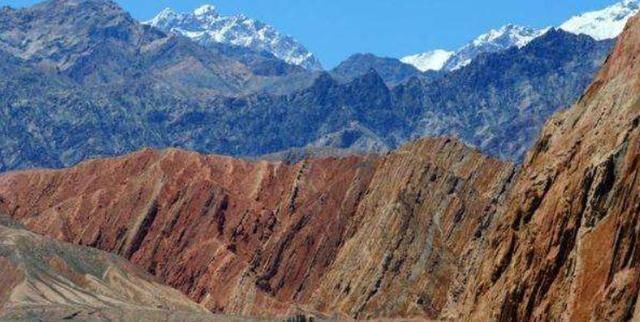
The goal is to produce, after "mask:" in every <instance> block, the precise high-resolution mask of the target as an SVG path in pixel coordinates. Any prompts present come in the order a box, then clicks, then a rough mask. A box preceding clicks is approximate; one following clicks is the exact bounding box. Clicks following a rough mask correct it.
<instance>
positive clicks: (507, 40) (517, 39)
mask: <svg viewBox="0 0 640 322" xmlns="http://www.w3.org/2000/svg"><path fill="white" fill-rule="evenodd" d="M547 30H548V28H547V29H541V30H537V29H532V28H528V27H523V26H518V25H514V24H508V25H506V26H503V27H502V28H500V29H492V30H490V31H489V32H487V33H486V34H483V35H480V36H479V37H478V38H476V39H475V40H473V42H472V45H473V46H476V47H478V46H484V45H487V44H491V43H500V44H501V45H502V46H503V47H513V46H517V47H519V48H522V47H524V46H526V45H527V44H528V43H529V42H531V40H533V39H535V38H538V37H539V36H540V35H542V34H544V33H545V32H547Z"/></svg>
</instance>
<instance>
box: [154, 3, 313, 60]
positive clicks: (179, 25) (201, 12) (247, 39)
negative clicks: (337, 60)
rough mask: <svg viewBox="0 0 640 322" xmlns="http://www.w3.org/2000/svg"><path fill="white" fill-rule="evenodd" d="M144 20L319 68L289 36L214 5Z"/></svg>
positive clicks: (204, 40)
mask: <svg viewBox="0 0 640 322" xmlns="http://www.w3.org/2000/svg"><path fill="white" fill-rule="evenodd" d="M144 23H145V24H148V25H151V26H154V27H156V28H159V29H161V30H164V31H166V32H175V33H179V34H182V35H184V36H186V37H189V38H191V39H193V40H194V41H196V42H198V43H200V44H202V45H204V46H207V45H211V44H214V43H223V44H229V45H234V46H240V47H247V48H251V49H253V50H257V51H266V52H269V53H271V54H273V55H274V56H275V57H277V58H280V59H282V60H284V61H286V62H287V63H290V64H294V65H300V66H302V67H305V68H307V69H310V70H320V69H322V66H321V65H320V62H319V61H318V59H317V58H316V57H315V56H314V55H313V54H312V53H311V52H309V51H308V50H307V49H306V48H305V47H304V46H302V45H301V44H300V43H298V42H297V41H296V40H295V39H293V38H292V37H289V36H286V35H283V34H281V33H280V32H278V31H277V30H276V29H275V28H273V27H272V26H269V25H267V24H265V23H262V22H260V21H257V20H254V19H250V18H248V17H246V16H244V15H235V16H222V15H220V14H219V13H218V11H217V10H216V7H215V6H213V5H204V6H201V7H199V8H197V9H196V10H194V11H193V12H192V13H176V12H175V11H173V10H172V9H164V10H163V11H162V12H160V13H159V14H158V15H157V16H156V17H154V18H153V19H151V20H149V21H147V22H144Z"/></svg>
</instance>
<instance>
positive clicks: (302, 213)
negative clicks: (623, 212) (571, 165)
mask: <svg viewBox="0 0 640 322" xmlns="http://www.w3.org/2000/svg"><path fill="white" fill-rule="evenodd" d="M513 175H514V169H513V167H512V166H511V165H510V164H507V163H503V162H500V161H496V160H492V159H489V158H486V157H483V156H482V155H481V154H480V153H478V152H475V151H472V150H470V149H469V148H466V147H465V146H464V145H462V144H461V143H458V142H456V141H452V140H448V139H428V140H423V141H419V142H416V143H413V144H411V145H408V146H406V147H405V148H402V149H400V150H398V151H396V152H394V153H391V154H389V155H387V156H384V157H376V156H368V157H347V158H340V159H337V158H329V159H318V160H308V161H303V162H301V163H297V164H293V165H288V164H285V163H282V162H267V161H260V162H248V161H240V160H235V159H231V158H226V157H218V156H203V155H199V154H196V153H188V152H184V151H179V150H166V151H152V150H145V151H142V152H138V153H134V154H131V155H128V156H125V157H122V158H118V159H109V160H96V161H90V162H86V163H83V164H81V165H79V166H77V167H75V168H71V169H68V170H60V171H48V170H43V171H32V172H17V173H10V174H8V175H5V176H4V177H2V178H0V209H1V210H4V211H5V212H7V213H9V214H10V215H11V216H12V217H13V218H14V219H17V220H18V221H20V222H21V223H23V224H25V225H26V226H27V227H28V228H29V229H32V230H33V231H35V232H38V233H42V234H46V235H48V236H53V237H55V238H58V239H61V240H66V241H70V242H73V243H76V244H80V245H87V246H92V247H97V248H100V249H103V250H107V251H110V252H114V253H117V254H120V255H122V256H124V257H126V258H129V259H130V260H131V261H132V262H133V263H135V264H138V265H140V266H141V267H143V268H144V269H146V270H147V271H149V272H151V273H152V274H155V275H156V276H158V277H159V278H160V279H161V280H163V281H164V282H166V283H167V284H169V285H171V286H174V287H176V288H177V289H179V290H181V291H182V292H184V293H185V294H187V295H188V296H189V297H191V298H192V299H193V300H195V301H197V302H199V303H201V304H203V305H204V306H206V307H207V308H208V309H210V310H211V311H213V312H224V313H232V314H239V315H245V316H287V315H291V314H294V313H298V312H301V311H302V312H312V313H325V314H328V316H333V315H336V316H338V317H346V316H350V317H357V318H368V317H410V316H419V317H431V318H433V317H437V316H438V315H439V314H440V312H441V311H442V310H443V308H444V307H445V305H446V304H447V302H448V297H449V296H451V297H455V296H456V294H458V293H460V290H461V289H464V287H463V284H464V283H463V282H464V279H465V278H466V276H467V275H468V274H467V271H466V270H463V269H461V268H464V267H465V266H464V265H463V264H464V263H465V262H469V261H473V260H474V257H475V256H476V255H474V254H477V252H476V251H474V250H475V249H477V248H479V247H480V246H481V244H482V242H483V240H484V233H485V230H486V228H487V227H488V226H489V225H490V223H491V222H492V220H493V217H494V215H495V211H496V205H497V204H498V203H499V202H500V199H501V198H502V196H503V195H504V192H505V191H507V188H508V186H509V183H510V179H511V178H512V177H513Z"/></svg>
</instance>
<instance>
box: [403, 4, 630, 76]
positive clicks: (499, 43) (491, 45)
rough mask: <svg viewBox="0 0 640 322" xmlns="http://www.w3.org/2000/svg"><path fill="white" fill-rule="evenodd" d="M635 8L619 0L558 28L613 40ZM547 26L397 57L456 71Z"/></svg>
mask: <svg viewBox="0 0 640 322" xmlns="http://www.w3.org/2000/svg"><path fill="white" fill-rule="evenodd" d="M638 11H640V4H638V1H637V0H623V1H621V2H618V3H616V4H614V5H611V6H609V7H607V8H604V9H602V10H597V11H592V12H587V13H583V14H581V15H578V16H575V17H573V18H571V19H569V20H567V21H566V22H565V23H563V24H561V25H560V26H559V27H558V28H559V29H562V30H564V31H566V32H570V33H573V34H576V35H587V36H590V37H592V38H594V39H596V40H606V39H613V38H616V37H617V36H618V35H619V34H620V33H621V32H622V30H623V28H624V26H625V24H626V23H627V21H628V20H629V18H631V17H632V16H633V15H635V14H636V13H638ZM549 29H550V28H543V29H535V28H530V27H524V26H518V25H514V24H508V25H506V26H503V27H502V28H499V29H493V30H490V31H489V32H487V33H485V34H482V35H480V36H478V37H477V38H476V39H474V40H473V41H472V42H470V43H468V44H467V45H465V46H464V47H462V48H460V49H459V50H457V51H455V52H453V53H452V52H449V51H446V50H442V49H437V50H432V51H428V52H425V53H420V54H415V55H410V56H407V57H404V58H401V59H400V60H401V61H402V62H404V63H406V64H409V65H413V66H414V67H416V68H418V69H420V70H436V71H438V70H445V71H452V70H457V69H460V68H462V67H464V66H466V65H468V64H469V63H471V61H472V60H474V59H475V58H476V57H478V56H479V55H480V54H483V53H493V52H499V51H502V50H506V49H509V48H512V47H516V46H517V47H519V48H522V47H524V46H526V45H527V44H528V43H529V42H531V41H532V40H533V39H536V38H538V37H540V36H542V35H543V34H545V33H546V32H547V31H549ZM445 54H446V55H445ZM443 60H444V62H443Z"/></svg>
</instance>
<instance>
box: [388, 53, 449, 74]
mask: <svg viewBox="0 0 640 322" xmlns="http://www.w3.org/2000/svg"><path fill="white" fill-rule="evenodd" d="M453 54H454V52H452V51H448V50H443V49H436V50H432V51H428V52H426V53H422V54H416V55H411V56H407V57H404V58H402V59H400V61H402V62H403V63H405V64H409V65H413V66H414V67H415V68H417V69H418V70H420V71H423V72H426V71H428V70H436V71H437V70H441V69H442V66H444V64H445V63H446V62H447V61H448V60H449V58H451V56H453Z"/></svg>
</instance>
